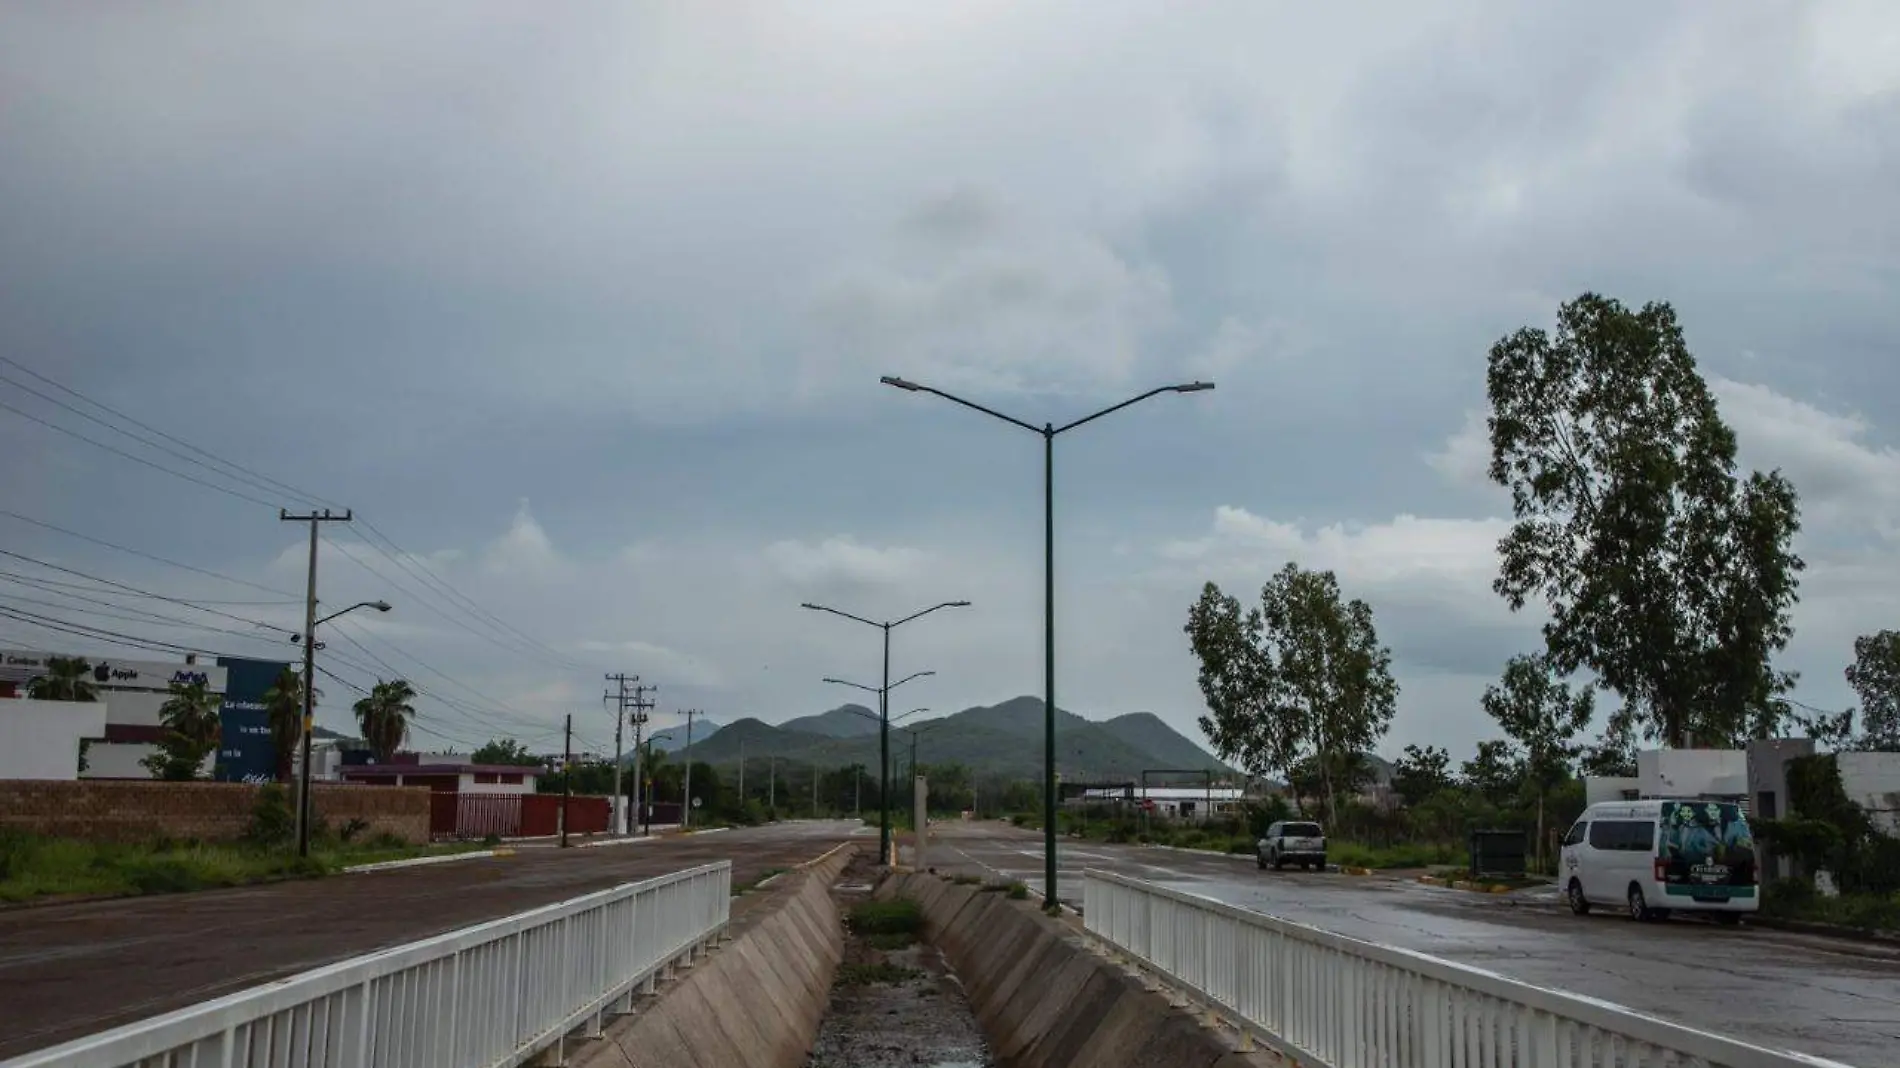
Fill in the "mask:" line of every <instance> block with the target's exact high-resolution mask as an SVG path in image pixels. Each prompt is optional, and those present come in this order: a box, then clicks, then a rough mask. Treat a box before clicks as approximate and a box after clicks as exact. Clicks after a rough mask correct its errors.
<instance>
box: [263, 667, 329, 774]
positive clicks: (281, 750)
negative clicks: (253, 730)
mask: <svg viewBox="0 0 1900 1068" xmlns="http://www.w3.org/2000/svg"><path fill="white" fill-rule="evenodd" d="M322 696H323V691H322V690H318V691H317V692H316V693H315V694H313V695H312V697H313V698H321V697H322ZM264 711H265V714H266V715H267V716H269V718H270V744H271V747H272V749H273V750H274V751H275V753H276V756H277V781H278V782H289V781H290V772H291V768H292V767H293V766H294V765H295V764H296V759H297V747H298V746H299V745H301V744H303V675H302V673H300V672H298V671H296V670H294V669H292V668H290V667H285V668H284V670H282V671H280V672H278V673H277V679H276V681H274V682H272V683H271V687H270V689H268V690H265V691H264Z"/></svg>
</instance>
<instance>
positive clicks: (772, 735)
mask: <svg viewBox="0 0 1900 1068" xmlns="http://www.w3.org/2000/svg"><path fill="white" fill-rule="evenodd" d="M847 718H848V719H850V720H853V721H856V722H858V723H863V724H864V726H865V727H866V728H869V729H868V730H864V731H857V730H856V726H855V723H853V724H850V725H848V726H847V724H846V722H845V720H846V719H847ZM907 727H908V728H914V734H915V751H916V755H917V760H918V762H920V763H923V764H945V763H957V764H963V765H965V766H966V767H968V768H969V769H970V770H971V771H973V772H974V773H976V774H978V775H985V776H996V777H1001V778H1011V779H1033V778H1037V777H1039V776H1040V775H1041V773H1042V731H1043V721H1042V702H1041V701H1040V700H1038V699H1037V698H1034V697H1017V698H1014V699H1012V700H1009V701H1005V702H1003V703H1001V704H998V705H988V706H981V707H977V708H970V709H965V710H964V711H962V712H959V713H957V714H956V715H953V716H945V717H942V718H940V719H933V720H926V721H924V722H922V723H907V724H903V725H902V726H899V727H894V728H893V729H892V731H891V760H892V764H893V766H895V765H897V764H900V763H903V764H908V763H909V762H910V758H911V752H912V738H913V731H912V730H906V729H904V728H907ZM844 730H853V731H855V733H852V734H833V733H828V732H830V731H844ZM741 752H743V753H744V756H745V759H746V763H747V764H748V766H752V767H756V766H757V765H758V764H759V763H760V762H762V761H765V760H768V759H771V758H776V759H777V760H779V761H782V762H789V763H793V764H817V765H819V766H820V767H824V768H837V767H844V766H846V765H850V764H858V763H861V764H864V765H866V766H867V767H876V766H877V756H878V738H877V724H876V723H875V722H874V721H872V720H870V719H867V718H865V717H863V716H861V715H858V714H856V713H852V712H849V711H845V710H843V709H833V710H832V711H830V712H827V713H824V714H822V715H817V716H802V717H799V718H797V719H793V720H788V721H787V722H785V723H783V724H781V725H778V726H773V725H771V724H768V723H762V722H760V721H759V720H756V719H742V720H740V721H738V722H737V723H734V724H732V725H731V726H728V727H726V728H725V729H723V730H721V731H719V732H718V733H717V734H715V735H713V736H712V737H710V738H708V739H706V740H705V741H704V742H696V743H695V744H694V745H693V747H692V750H691V752H690V756H691V758H692V759H693V760H703V761H705V762H707V763H709V764H712V765H714V766H715V767H718V766H728V767H736V766H737V765H738V763H739V760H740V754H741ZM677 755H680V754H676V756H677ZM1164 768H1165V769H1172V770H1177V771H1179V770H1183V769H1202V768H1205V769H1207V770H1209V771H1212V772H1214V773H1215V774H1216V775H1217V776H1235V775H1236V774H1237V773H1235V772H1234V771H1233V770H1232V769H1231V768H1228V767H1226V766H1225V765H1223V764H1221V762H1220V761H1218V760H1216V759H1214V757H1212V756H1210V755H1209V754H1208V753H1207V752H1206V751H1205V750H1202V749H1201V748H1200V747H1199V746H1197V745H1195V744H1194V743H1193V742H1191V741H1189V740H1188V739H1187V738H1184V737H1182V736H1181V734H1180V733H1179V732H1177V731H1175V730H1174V729H1173V728H1171V727H1169V726H1168V725H1167V724H1166V723H1163V722H1162V721H1161V720H1160V719H1159V718H1157V717H1155V716H1153V715H1151V714H1149V713H1145V712H1142V713H1135V714H1133V715H1128V716H1120V717H1117V718H1115V719H1112V720H1109V721H1107V722H1097V721H1095V720H1090V719H1084V718H1083V717H1081V716H1078V715H1075V714H1074V713H1071V712H1067V711H1062V710H1058V711H1057V717H1056V770H1057V771H1058V772H1059V773H1061V775H1062V777H1063V778H1064V779H1067V780H1069V781H1071V782H1076V781H1091V782H1093V781H1115V782H1123V781H1133V780H1136V779H1138V778H1139V776H1140V774H1141V772H1142V771H1143V770H1153V769H1164ZM1168 778H1170V777H1163V778H1161V779H1157V780H1155V781H1156V782H1162V781H1167V780H1168ZM1171 778H1174V779H1179V780H1181V781H1182V782H1188V781H1192V780H1191V777H1189V776H1183V775H1176V776H1172V777H1171Z"/></svg>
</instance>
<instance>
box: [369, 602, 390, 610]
mask: <svg viewBox="0 0 1900 1068" xmlns="http://www.w3.org/2000/svg"><path fill="white" fill-rule="evenodd" d="M369 606H370V607H371V608H374V609H376V610H377V611H378V612H387V611H389V602H388V601H371V602H370V603H369Z"/></svg>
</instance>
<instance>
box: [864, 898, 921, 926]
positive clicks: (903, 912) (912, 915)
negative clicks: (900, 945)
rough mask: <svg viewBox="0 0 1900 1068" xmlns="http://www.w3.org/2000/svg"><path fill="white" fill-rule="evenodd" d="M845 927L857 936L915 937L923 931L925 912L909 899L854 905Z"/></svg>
mask: <svg viewBox="0 0 1900 1068" xmlns="http://www.w3.org/2000/svg"><path fill="white" fill-rule="evenodd" d="M845 926H847V927H849V928H850V929H851V933H852V934H856V935H890V934H906V935H914V934H916V933H917V932H918V931H921V930H923V926H924V910H923V907H922V906H920V905H918V904H917V902H915V901H912V900H911V899H909V898H907V897H896V898H891V899H890V900H888V901H866V902H863V903H862V904H858V905H853V906H852V907H851V912H850V913H849V914H848V915H846V916H845Z"/></svg>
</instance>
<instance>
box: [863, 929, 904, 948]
mask: <svg viewBox="0 0 1900 1068" xmlns="http://www.w3.org/2000/svg"><path fill="white" fill-rule="evenodd" d="M864 944H865V945H867V946H870V947H871V948H872V949H875V950H880V951H882V952H885V953H894V952H896V951H898V950H900V949H909V948H910V947H911V946H914V945H916V944H917V936H916V935H915V934H912V933H911V932H909V931H892V932H889V933H887V934H874V935H865V936H864Z"/></svg>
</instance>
